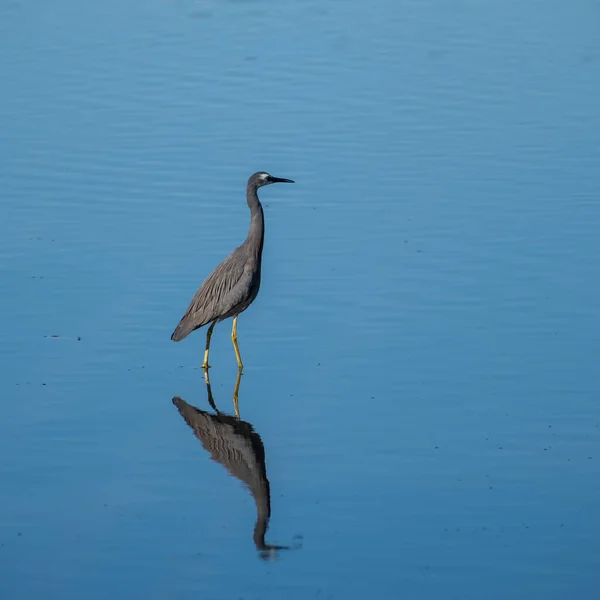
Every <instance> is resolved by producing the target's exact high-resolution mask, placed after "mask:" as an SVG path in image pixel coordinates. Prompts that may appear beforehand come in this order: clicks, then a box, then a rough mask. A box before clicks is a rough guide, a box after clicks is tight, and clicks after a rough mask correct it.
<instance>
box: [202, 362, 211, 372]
mask: <svg viewBox="0 0 600 600" xmlns="http://www.w3.org/2000/svg"><path fill="white" fill-rule="evenodd" d="M200 368H201V369H204V370H205V371H208V369H210V368H211V367H210V365H209V364H208V363H204V364H203V365H201V367H200Z"/></svg>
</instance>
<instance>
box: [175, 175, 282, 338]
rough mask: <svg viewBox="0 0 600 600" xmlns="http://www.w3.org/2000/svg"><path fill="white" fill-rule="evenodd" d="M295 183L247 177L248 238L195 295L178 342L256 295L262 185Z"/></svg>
mask: <svg viewBox="0 0 600 600" xmlns="http://www.w3.org/2000/svg"><path fill="white" fill-rule="evenodd" d="M278 182H282V183H294V182H293V181H292V180H291V179H281V178H279V177H272V176H271V175H269V174H268V173H264V172H258V173H254V175H252V176H251V177H250V179H248V185H247V187H246V200H247V202H248V207H249V208H250V229H249V230H248V236H247V237H246V239H245V241H244V242H243V243H242V244H241V246H239V247H238V248H236V249H235V250H234V251H233V252H232V253H231V254H230V255H229V256H228V257H227V258H226V259H225V260H224V261H223V262H222V263H221V264H220V265H219V266H218V267H217V268H216V269H215V270H214V271H213V272H212V273H211V274H210V275H209V276H208V277H207V278H206V280H205V281H204V283H203V284H202V286H201V287H200V289H199V290H198V291H197V292H196V295H195V296H194V298H193V299H192V301H191V303H190V305H189V307H188V309H187V311H186V312H185V315H184V316H183V318H182V319H181V321H180V322H179V324H178V325H177V327H176V328H175V331H174V332H173V335H172V336H171V339H172V340H173V341H174V342H179V341H180V340H182V339H184V338H185V337H186V336H188V335H189V334H190V333H191V332H192V331H194V330H195V329H198V328H200V327H202V326H204V325H207V324H208V323H213V324H214V323H217V322H219V321H223V320H224V319H227V318H229V317H237V315H239V314H240V313H241V312H243V311H245V310H246V309H247V308H248V307H249V306H250V304H252V302H253V301H254V299H255V298H256V295H257V294H258V290H259V288H260V270H261V261H262V250H263V243H264V232H265V224H264V215H263V209H262V205H261V203H260V200H259V199H258V194H257V190H258V188H259V187H262V186H264V185H269V184H271V183H278ZM207 348H208V341H207Z"/></svg>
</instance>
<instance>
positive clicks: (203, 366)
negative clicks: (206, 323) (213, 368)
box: [202, 321, 217, 370]
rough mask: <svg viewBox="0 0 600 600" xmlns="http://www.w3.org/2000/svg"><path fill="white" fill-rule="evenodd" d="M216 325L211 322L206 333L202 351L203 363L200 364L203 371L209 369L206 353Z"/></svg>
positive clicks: (214, 322)
mask: <svg viewBox="0 0 600 600" xmlns="http://www.w3.org/2000/svg"><path fill="white" fill-rule="evenodd" d="M216 324H217V322H216V321H213V322H212V323H211V324H210V327H209V328H208V331H207V332H206V350H205V351H204V362H203V363H202V368H203V369H205V370H206V369H210V365H209V364H208V351H209V350H210V337H211V336H212V332H213V329H214V328H215V325H216Z"/></svg>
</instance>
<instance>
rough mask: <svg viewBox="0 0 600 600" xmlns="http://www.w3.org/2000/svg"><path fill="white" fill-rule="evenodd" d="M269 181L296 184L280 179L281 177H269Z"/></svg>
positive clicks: (289, 180) (290, 180)
mask: <svg viewBox="0 0 600 600" xmlns="http://www.w3.org/2000/svg"><path fill="white" fill-rule="evenodd" d="M269 181H270V182H271V183H296V182H295V181H293V180H292V179H282V178H281V177H270V178H269Z"/></svg>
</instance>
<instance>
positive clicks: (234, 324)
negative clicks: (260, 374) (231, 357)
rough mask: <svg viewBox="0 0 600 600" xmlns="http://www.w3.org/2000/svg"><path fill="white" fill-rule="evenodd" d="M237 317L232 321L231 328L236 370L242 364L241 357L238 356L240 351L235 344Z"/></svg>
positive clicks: (241, 366) (242, 365)
mask: <svg viewBox="0 0 600 600" xmlns="http://www.w3.org/2000/svg"><path fill="white" fill-rule="evenodd" d="M237 320H238V318H237V316H236V317H234V319H233V327H232V328H231V341H232V342H233V349H234V350H235V357H236V358H237V364H238V369H242V368H243V367H244V364H243V363H242V357H241V356H240V349H239V348H238V343H237Z"/></svg>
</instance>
